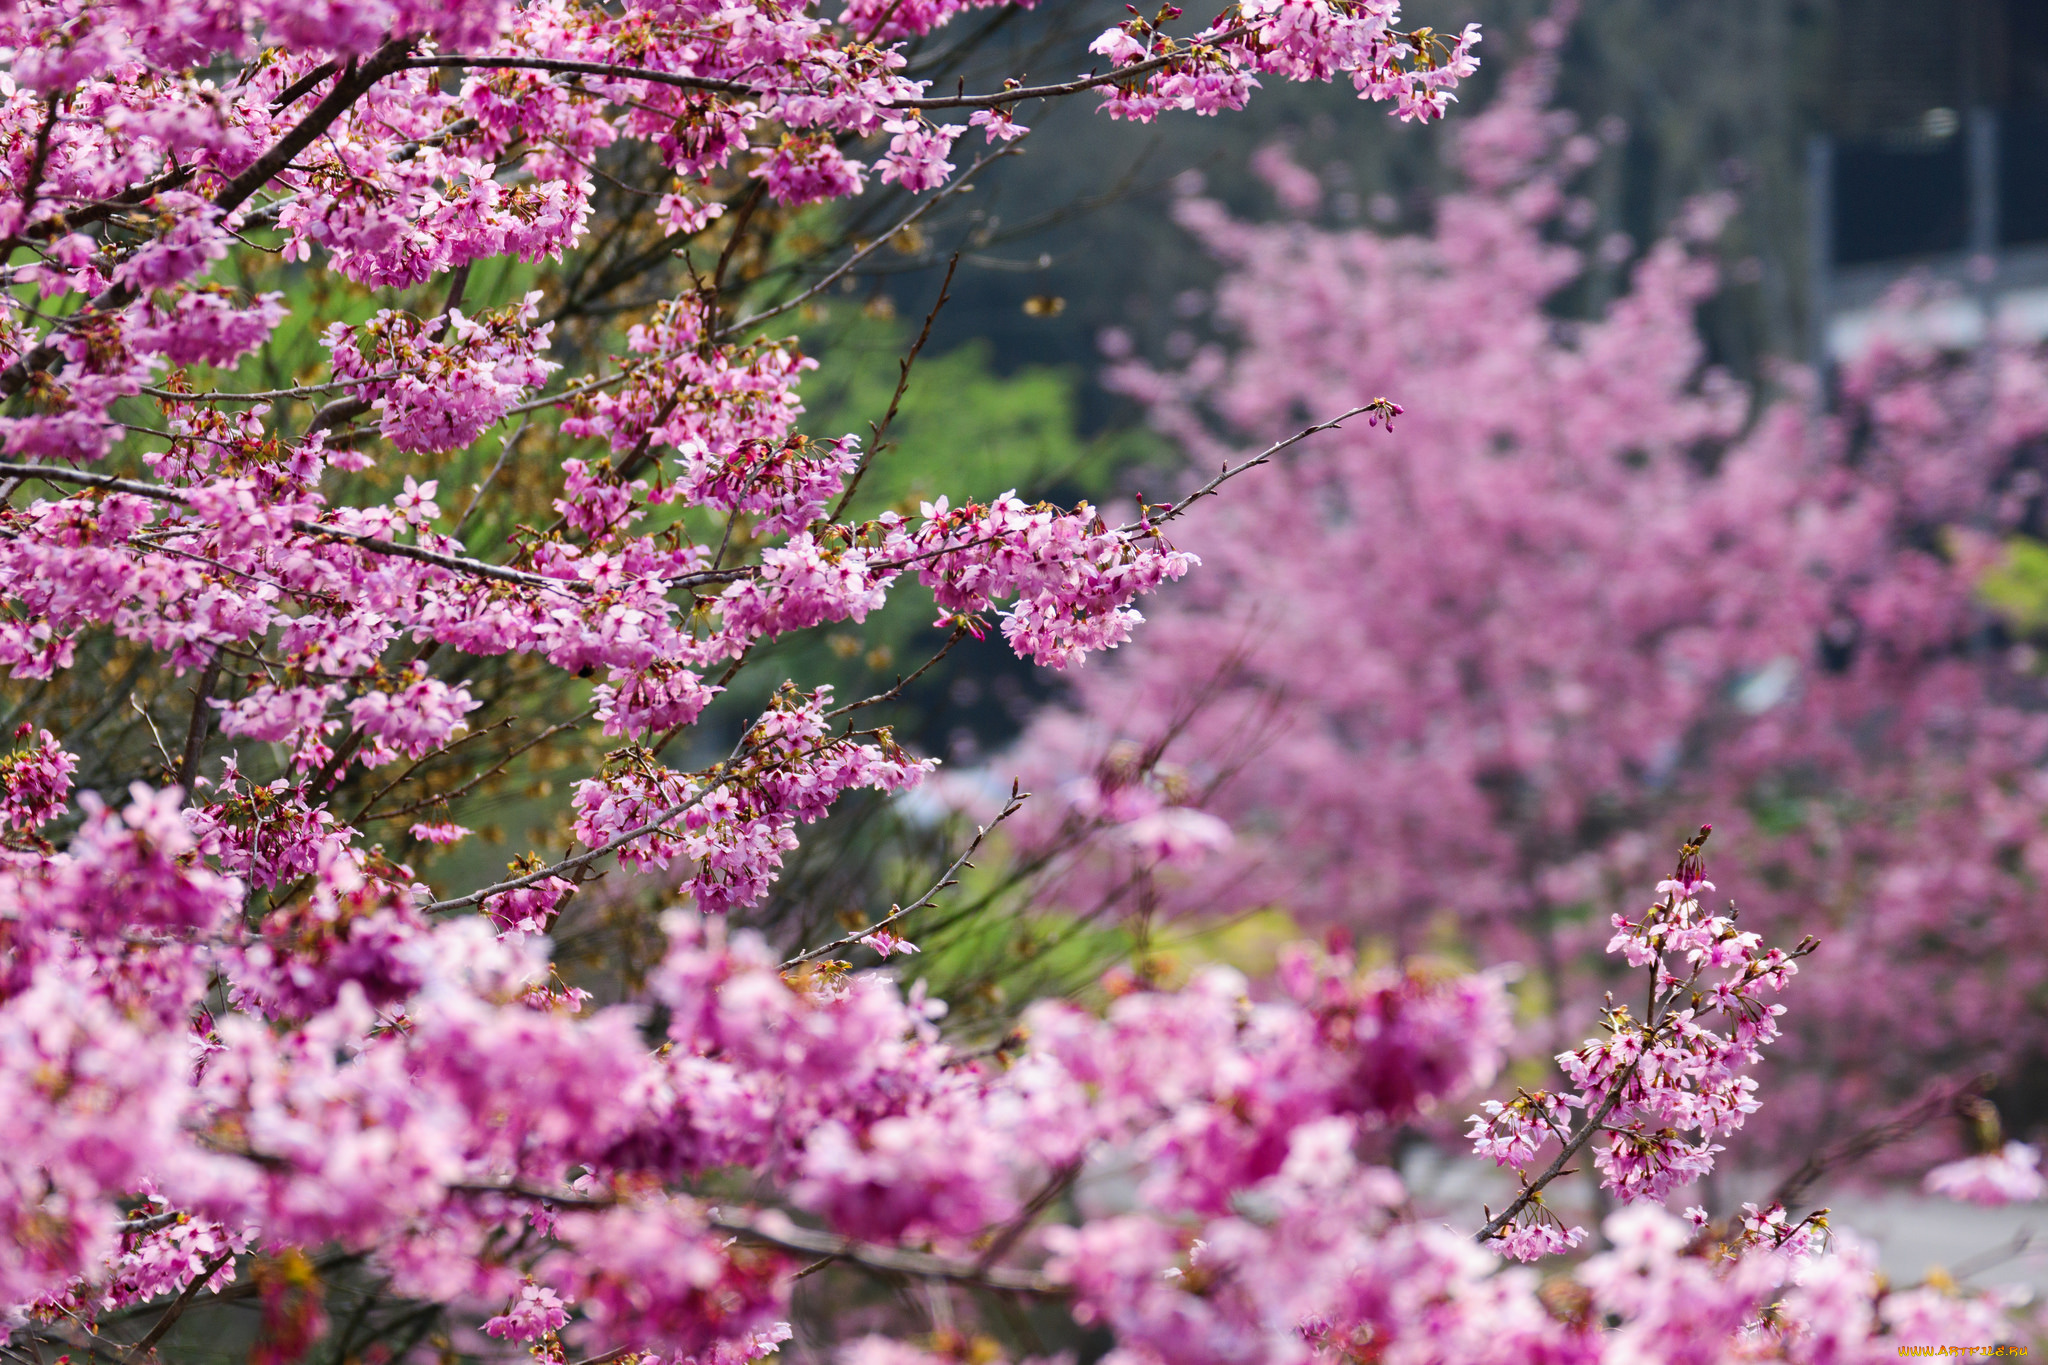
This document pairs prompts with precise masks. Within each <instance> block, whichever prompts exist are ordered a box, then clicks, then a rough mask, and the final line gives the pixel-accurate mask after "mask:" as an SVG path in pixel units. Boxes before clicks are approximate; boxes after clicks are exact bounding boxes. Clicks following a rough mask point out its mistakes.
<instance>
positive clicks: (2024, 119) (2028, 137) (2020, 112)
mask: <svg viewBox="0 0 2048 1365" xmlns="http://www.w3.org/2000/svg"><path fill="white" fill-rule="evenodd" d="M1998 125H1999V126H1998V240H1999V242H2000V243H2001V244H2005V245H2017V244H2018V243H2021V242H2048V104H2035V105H2027V106H2022V107H2021V108H2018V109H2007V110H2005V111H2003V112H2002V113H2001V114H2000V115H1999V118H1998Z"/></svg>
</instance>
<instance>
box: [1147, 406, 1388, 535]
mask: <svg viewBox="0 0 2048 1365" xmlns="http://www.w3.org/2000/svg"><path fill="white" fill-rule="evenodd" d="M1386 410H1387V400H1386V399H1384V398H1375V399H1373V400H1372V402H1370V403H1362V404H1360V405H1359V406H1358V407H1355V408H1352V409H1351V410H1349V411H1348V412H1341V413H1339V414H1337V416H1335V417H1332V418H1331V419H1330V420H1329V421H1327V422H1318V423H1316V424H1315V425H1314V426H1312V427H1304V428H1302V429H1301V430H1300V431H1297V432H1295V433H1294V434H1293V435H1292V436H1289V437H1288V438H1287V439H1286V440H1284V441H1275V442H1274V443H1273V444H1272V445H1269V446H1267V447H1266V448H1265V449H1264V450H1262V451H1260V452H1259V453H1258V454H1256V455H1254V456H1252V457H1251V458H1250V459H1248V460H1245V461H1244V462H1242V463H1240V464H1234V465H1233V464H1225V465H1224V466H1223V468H1222V469H1221V470H1220V471H1218V473H1217V475H1216V477H1215V478H1213V479H1211V480H1209V482H1207V483H1205V484H1203V485H1202V486H1201V487H1200V488H1197V489H1196V490H1195V491H1194V492H1192V493H1190V494H1188V495H1187V496H1186V497H1184V498H1182V499H1181V500H1180V501H1179V502H1176V503H1171V504H1168V505H1167V506H1166V507H1164V508H1163V509H1162V510H1160V512H1159V515H1157V516H1154V517H1151V518H1149V519H1147V520H1148V521H1149V524H1151V525H1153V526H1163V525H1165V524H1166V523H1167V522H1169V521H1172V520H1173V519H1174V518H1175V517H1177V516H1179V515H1180V514H1181V513H1183V512H1185V511H1187V510H1188V508H1190V507H1192V506H1193V505H1194V504H1196V503H1197V502H1200V501H1201V500H1202V499H1203V498H1208V497H1214V496H1215V495H1216V490H1217V489H1219V488H1221V487H1223V485H1224V484H1226V483H1229V482H1230V481H1231V480H1232V479H1234V478H1236V477H1237V476H1238V475H1240V474H1242V473H1244V472H1245V471H1246V470H1250V469H1257V468H1258V467H1259V466H1260V465H1262V464H1266V463H1268V462H1269V461H1271V460H1272V458H1273V457H1274V456H1275V455H1278V454H1279V453H1280V452H1281V451H1283V450H1285V449H1287V448H1288V447H1289V446H1292V445H1296V444H1298V443H1300V442H1302V441H1305V440H1307V439H1308V438H1309V437H1311V436H1313V435H1315V434H1316V433H1317V432H1319V431H1332V430H1335V429H1336V428H1338V427H1341V426H1343V425H1344V424H1345V423H1346V422H1348V421H1350V420H1351V419H1352V418H1354V417H1356V416H1358V415H1359V414H1361V413H1367V412H1385V411H1386ZM1146 524H1147V521H1134V522H1130V523H1128V524H1126V525H1124V526H1122V527H1119V528H1118V530H1119V533H1128V532H1132V531H1137V530H1142V529H1143V528H1144V527H1145V525H1146Z"/></svg>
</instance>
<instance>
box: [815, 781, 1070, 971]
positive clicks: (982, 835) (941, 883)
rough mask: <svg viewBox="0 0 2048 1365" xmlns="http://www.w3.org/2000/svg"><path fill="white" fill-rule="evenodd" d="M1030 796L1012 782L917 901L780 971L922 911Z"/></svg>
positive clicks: (952, 884) (893, 910) (847, 944)
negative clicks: (1004, 800)
mask: <svg viewBox="0 0 2048 1365" xmlns="http://www.w3.org/2000/svg"><path fill="white" fill-rule="evenodd" d="M1030 795H1031V793H1029V792H1020V791H1018V790H1017V787H1016V784H1015V783H1012V784H1011V786H1010V801H1009V804H1008V805H1006V806H1004V807H1003V812H1002V814H1000V815H998V816H997V817H996V818H995V819H993V820H991V821H989V822H988V823H987V824H986V825H976V826H975V827H974V838H973V840H972V841H971V842H970V843H969V844H968V845H967V849H966V851H965V852H963V853H962V854H961V855H960V856H959V857H957V858H955V859H954V860H953V865H952V866H951V867H949V868H947V869H946V870H945V872H944V873H942V874H940V876H939V879H938V880H937V881H936V882H933V883H932V887H931V890H929V891H927V892H925V893H924V894H923V895H922V896H919V897H918V898H917V899H916V900H914V901H912V902H911V903H910V904H908V905H904V906H895V905H892V906H890V907H889V913H888V914H886V915H884V916H882V918H880V919H878V920H876V921H875V922H874V923H873V924H870V925H869V926H867V928H865V929H856V930H854V931H853V932H852V933H850V934H848V935H846V937H844V938H837V939H834V940H832V942H830V943H827V944H824V945H822V946H820V947H817V948H812V949H810V950H808V951H806V952H801V953H798V954H797V955H796V956H795V957H793V958H790V959H789V960H788V961H787V962H784V963H783V964H782V970H783V971H785V972H786V971H788V970H789V969H790V968H792V967H800V966H802V965H803V964H804V963H806V962H814V961H816V960H817V959H819V958H821V957H823V956H824V955H825V954H827V953H829V952H833V951H835V950H837V949H840V948H846V947H851V946H852V945H853V944H856V943H858V942H860V941H861V940H862V939H864V938H866V937H867V936H868V935H869V934H875V933H880V932H881V931H882V930H884V929H886V928H888V927H889V926H890V925H892V924H894V923H896V921H898V920H900V919H902V918H903V917H904V916H905V915H907V914H909V913H910V912H911V911H913V910H922V909H923V908H924V907H925V906H927V905H930V904H931V903H932V898H933V897H935V896H937V895H938V894H939V893H940V892H941V891H944V890H945V889H946V888H947V887H949V886H957V885H958V884H959V883H957V882H956V881H954V880H953V874H954V873H956V872H958V871H959V870H960V869H961V868H963V867H967V866H970V864H969V863H968V861H967V860H968V859H969V858H972V857H973V856H974V852H975V850H976V849H978V848H980V847H981V841H982V840H984V839H986V838H988V832H989V831H990V830H992V829H994V828H995V827H996V826H997V825H1000V824H1001V823H1003V821H1005V820H1007V819H1009V818H1010V817H1011V816H1013V815H1015V814H1016V813H1017V812H1018V811H1019V810H1021V809H1023V807H1024V802H1025V801H1026V800H1027V799H1029V797H1030Z"/></svg>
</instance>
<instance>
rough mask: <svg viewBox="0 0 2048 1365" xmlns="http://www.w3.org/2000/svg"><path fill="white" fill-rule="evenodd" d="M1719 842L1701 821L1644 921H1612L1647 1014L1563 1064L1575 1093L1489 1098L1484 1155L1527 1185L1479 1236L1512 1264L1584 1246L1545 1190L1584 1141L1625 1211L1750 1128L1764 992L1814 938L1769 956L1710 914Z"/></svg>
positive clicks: (1784, 977)
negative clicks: (1708, 870)
mask: <svg viewBox="0 0 2048 1365" xmlns="http://www.w3.org/2000/svg"><path fill="white" fill-rule="evenodd" d="M1709 833H1711V827H1710V826H1702V827H1701V828H1700V832H1699V837H1698V838H1697V839H1695V840H1693V841H1692V842H1690V843H1688V844H1686V845H1685V847H1684V849H1683V850H1682V851H1681V852H1680V854H1679V859H1678V869H1677V871H1676V872H1675V873H1674V874H1673V875H1672V876H1671V877H1670V878H1669V879H1667V880H1665V881H1664V882H1662V883H1661V884H1659V886H1658V888H1657V890H1658V895H1659V899H1658V901H1657V903H1656V904H1655V905H1652V906H1651V907H1650V908H1649V909H1648V910H1646V911H1644V912H1643V914H1642V917H1641V918H1640V919H1637V920H1633V921H1631V920H1629V919H1627V918H1625V917H1623V916H1621V915H1616V916H1614V929H1615V933H1614V938H1613V939H1612V940H1611V941H1610V942H1609V943H1608V945H1607V951H1608V952H1610V953H1619V954H1621V956H1622V957H1623V958H1624V959H1625V960H1626V961H1627V963H1628V965H1629V966H1631V967H1634V968H1638V969H1644V970H1645V971H1646V973H1647V976H1648V989H1647V991H1646V993H1645V994H1646V999H1645V1008H1644V1013H1643V1016H1642V1017H1641V1018H1636V1017H1634V1016H1633V1015H1631V1013H1630V1012H1629V1009H1628V1006H1627V1005H1626V1004H1621V1005H1616V1004H1612V1003H1610V1004H1609V1005H1608V1007H1607V1009H1606V1011H1605V1016H1606V1017H1605V1019H1604V1020H1603V1025H1604V1028H1605V1032H1606V1036H1605V1037H1603V1038H1597V1039H1594V1040H1592V1041H1589V1042H1587V1043H1586V1044H1585V1045H1584V1046H1582V1047H1579V1048H1577V1049H1575V1050H1573V1051H1571V1052H1566V1053H1563V1054H1561V1055H1560V1056H1559V1057H1558V1059H1557V1064H1558V1066H1559V1067H1560V1068H1561V1069H1562V1070H1563V1072H1564V1075H1565V1079H1566V1080H1567V1081H1569V1082H1570V1083H1571V1087H1570V1089H1568V1090H1566V1091H1564V1092H1561V1093H1555V1094H1553V1093H1551V1092H1550V1091H1545V1090H1536V1091H1527V1090H1525V1091H1521V1092H1519V1093H1517V1094H1516V1096H1515V1098H1514V1099H1512V1100H1509V1101H1507V1102H1506V1103H1502V1102H1501V1101H1499V1100H1488V1101H1487V1102H1486V1104H1485V1106H1484V1107H1483V1109H1482V1111H1481V1112H1480V1113H1478V1114H1474V1115H1473V1116H1472V1118H1471V1123H1472V1129H1471V1132H1470V1133H1468V1134H1467V1136H1468V1137H1470V1138H1471V1139H1472V1150H1473V1151H1474V1153H1476V1154H1477V1155H1479V1156H1483V1157H1489V1158H1491V1159H1492V1160H1493V1162H1494V1163H1495V1164H1496V1165H1499V1166H1507V1167H1513V1168H1515V1169H1516V1171H1517V1173H1518V1175H1519V1176H1520V1178H1521V1181H1522V1188H1521V1191H1520V1192H1519V1193H1518V1194H1517V1195H1516V1197H1515V1200H1514V1202H1513V1203H1511V1204H1510V1205H1509V1206H1508V1207H1507V1208H1506V1209H1505V1210H1503V1211H1502V1213H1501V1214H1500V1215H1499V1216H1498V1217H1496V1218H1490V1219H1489V1220H1488V1222H1487V1225H1486V1228H1485V1230H1484V1232H1482V1233H1481V1238H1482V1240H1486V1241H1496V1242H1498V1244H1499V1248H1500V1250H1501V1251H1502V1252H1503V1253H1504V1254H1506V1255H1509V1256H1513V1257H1515V1258H1516V1259H1517V1260H1524V1261H1529V1260H1535V1259H1537V1258H1538V1257H1540V1256H1545V1255H1549V1254H1552V1253H1555V1252H1558V1251H1562V1250H1564V1249H1566V1248H1568V1247H1572V1246H1576V1245H1577V1244H1578V1243H1579V1242H1580V1241H1582V1240H1583V1239H1584V1237H1585V1230H1584V1229H1583V1228H1566V1227H1564V1226H1563V1225H1562V1224H1561V1223H1560V1222H1559V1221H1558V1220H1557V1218H1556V1217H1555V1215H1553V1214H1551V1213H1550V1211H1549V1210H1548V1209H1547V1208H1545V1207H1544V1205H1543V1188H1544V1186H1545V1185H1546V1184H1548V1183H1549V1182H1550V1181H1551V1180H1552V1179H1554V1178H1556V1176H1557V1175H1558V1174H1559V1173H1560V1172H1562V1171H1563V1170H1564V1168H1565V1165H1566V1163H1567V1162H1569V1161H1570V1160H1571V1158H1572V1156H1573V1155H1574V1154H1575V1153H1577V1152H1578V1151H1579V1150H1580V1149H1581V1148H1582V1147H1585V1146H1586V1145H1587V1144H1588V1143H1595V1142H1597V1145H1596V1146H1595V1147H1594V1155H1593V1164H1594V1165H1595V1167H1597V1168H1598V1170H1599V1172H1600V1185H1601V1187H1602V1188H1603V1189H1606V1190H1609V1191H1611V1192H1612V1193H1613V1194H1614V1196H1615V1198H1616V1199H1618V1200H1619V1201H1620V1202H1621V1203H1624V1204H1634V1203H1638V1202H1641V1201H1645V1200H1650V1201H1654V1202H1656V1203H1660V1204H1661V1203H1663V1202H1665V1201H1666V1200H1667V1199H1668V1198H1669V1197H1670V1195H1671V1194H1672V1192H1673V1191H1674V1190H1677V1189H1679V1188H1680V1187H1682V1186H1685V1185H1690V1184H1691V1183H1692V1182H1694V1181H1695V1180H1698V1179H1699V1178H1700V1177H1701V1176H1704V1175H1706V1174H1707V1173H1708V1172H1709V1171H1711V1170H1712V1169H1713V1166H1714V1155H1715V1153H1717V1152H1719V1151H1721V1147H1720V1146H1719V1145H1718V1144H1716V1143H1715V1142H1714V1141H1713V1139H1714V1138H1716V1137H1718V1136H1721V1135H1723V1134H1726V1133H1732V1132H1734V1131H1735V1130H1736V1129H1738V1128H1740V1127H1742V1124H1743V1121H1744V1119H1746V1118H1747V1117H1748V1116H1749V1115H1750V1114H1751V1113H1753V1112H1755V1110H1756V1108H1757V1104H1758V1102H1757V1100H1756V1098H1755V1092H1756V1081H1755V1079H1754V1078H1753V1077H1751V1076H1749V1075H1748V1074H1746V1073H1747V1069H1748V1068H1749V1067H1752V1066H1754V1065H1755V1064H1756V1063H1757V1062H1758V1061H1759V1060H1761V1057H1762V1049H1763V1048H1764V1047H1765V1046H1766V1045H1768V1044H1769V1043H1771V1042H1772V1041H1774V1040H1775V1039H1776V1038H1777V1036H1778V1022H1777V1021H1778V1017H1779V1016H1780V1015H1782V1014H1783V1013H1784V1012H1785V1007H1784V1006H1783V1005H1780V1004H1777V1003H1775V1002H1773V1001H1769V1000H1767V999H1766V998H1765V997H1766V996H1767V995H1775V994H1777V993H1778V992H1780V991H1782V990H1784V988H1785V985H1786V982H1787V981H1789V980H1790V979H1791V977H1792V976H1793V975H1794V974H1795V973H1796V972H1797V971H1798V970H1799V969H1798V966H1797V960H1798V959H1799V958H1801V957H1804V956H1806V955H1807V954H1808V953H1810V952H1812V951H1813V950H1814V948H1815V946H1816V944H1815V943H1814V941H1813V940H1812V939H1810V938H1809V939H1807V940H1804V941H1802V942H1801V943H1800V944H1799V946H1798V947H1797V948H1795V949H1793V950H1792V951H1791V952H1789V953H1788V952H1785V951H1783V950H1781V949H1777V948H1765V947H1763V944H1762V940H1761V939H1760V938H1759V937H1758V936H1757V935H1756V934H1753V933H1747V932H1744V931H1742V930H1739V929H1737V928H1736V927H1735V918H1734V914H1733V912H1732V911H1731V912H1730V913H1729V914H1727V915H1715V914H1709V913H1707V912H1706V911H1704V910H1702V909H1701V907H1700V896H1701V894H1702V893H1703V892H1708V891H1712V890H1713V889H1714V884H1713V883H1712V882H1710V881H1708V880H1706V877H1705V873H1704V871H1703V868H1702V864H1701V861H1700V848H1701V846H1702V845H1703V844H1705V842H1706V840H1707V836H1708V834H1709ZM1709 1024H1719V1025H1720V1026H1721V1027H1722V1028H1723V1029H1724V1030H1725V1031H1724V1032H1716V1031H1715V1030H1714V1029H1713V1028H1710V1027H1708V1025H1709ZM1573 1111H1577V1114H1576V1116H1575V1115H1574V1112H1573ZM1552 1146H1555V1147H1556V1148H1557V1156H1556V1158H1555V1159H1554V1160H1552V1161H1551V1163H1550V1165H1549V1168H1548V1169H1547V1170H1546V1171H1544V1172H1543V1174H1541V1175H1540V1176H1536V1177H1533V1178H1532V1177H1531V1176H1530V1175H1529V1174H1528V1168H1529V1167H1530V1165H1531V1164H1533V1162H1534V1160H1535V1158H1537V1157H1538V1156H1541V1155H1543V1154H1544V1153H1545V1152H1546V1151H1547V1150H1548V1149H1550V1148H1551V1147H1552Z"/></svg>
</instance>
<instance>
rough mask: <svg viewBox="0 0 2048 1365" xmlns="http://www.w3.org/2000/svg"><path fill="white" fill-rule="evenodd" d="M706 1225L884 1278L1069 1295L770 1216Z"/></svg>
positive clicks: (1037, 1278) (1063, 1289)
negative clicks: (890, 1277) (870, 1272)
mask: <svg viewBox="0 0 2048 1365" xmlns="http://www.w3.org/2000/svg"><path fill="white" fill-rule="evenodd" d="M709 1221H710V1223H711V1226H712V1227H714V1228H717V1229H718V1230H719V1231H720V1232H729V1233H732V1234H733V1235H734V1236H736V1237H744V1238H746V1239H747V1240H749V1241H754V1242H760V1243H763V1244H765V1245H767V1246H772V1247H776V1248H778V1249H780V1250H782V1251H792V1252H796V1253H798V1254H800V1255H805V1256H825V1257H829V1258H831V1259H832V1260H835V1261H846V1262H848V1263H850V1264H853V1265H857V1266H861V1267H863V1268H865V1269H868V1270H879V1271H882V1272H884V1273H885V1274H891V1275H909V1276H913V1277H915V1278H917V1279H921V1280H941V1281H945V1282H947V1283H950V1284H966V1285H977V1286H980V1287H982V1288H985V1289H1001V1290H1007V1291H1009V1292H1011V1293H1016V1294H1036V1295H1041V1296H1045V1297H1059V1296H1062V1295H1065V1294H1068V1293H1070V1292H1071V1290H1070V1288H1069V1286H1067V1285H1064V1284H1061V1283H1060V1282H1059V1281H1057V1280H1054V1279H1049V1278H1047V1277H1046V1276H1044V1275H1038V1274H1034V1273H1033V1272H1031V1271H1028V1270H1008V1269H1004V1268H1002V1267H999V1266H990V1267H988V1268H987V1269H983V1268H981V1267H979V1266H977V1265H974V1264H971V1263H967V1262H962V1261H951V1260H947V1259H946V1258H944V1257H942V1256H933V1255H930V1254H929V1253H927V1252H922V1251H906V1250H903V1249H901V1248H899V1247H885V1246H876V1245H874V1244H873V1243H870V1242H856V1241H854V1240H853V1239H851V1238H849V1237H839V1236H835V1235H834V1234H832V1233H829V1232H820V1231H817V1230H816V1229H813V1228H804V1227H798V1226H797V1225H796V1224H795V1223H794V1222H792V1221H790V1219H789V1218H788V1217H787V1216H786V1215H777V1214H772V1213H771V1214H764V1215H761V1216H759V1217H755V1218H745V1217H741V1216H739V1215H737V1214H733V1213H728V1212H726V1211H725V1210H722V1209H715V1210H713V1211H712V1213H711V1217H710V1219H709Z"/></svg>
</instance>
